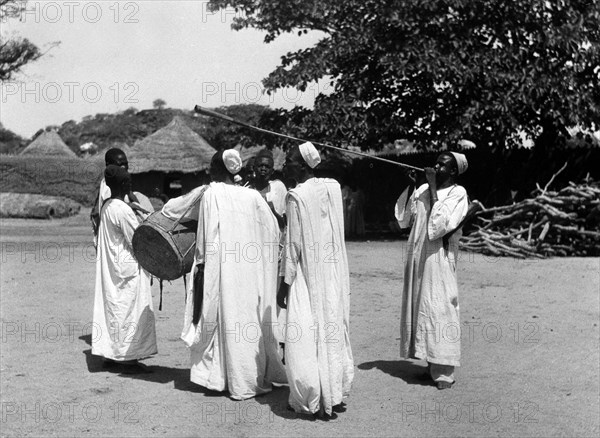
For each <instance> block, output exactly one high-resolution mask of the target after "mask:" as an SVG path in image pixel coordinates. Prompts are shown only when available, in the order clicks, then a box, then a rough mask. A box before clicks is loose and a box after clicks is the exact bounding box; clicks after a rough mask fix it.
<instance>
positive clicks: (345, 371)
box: [277, 143, 354, 419]
mask: <svg viewBox="0 0 600 438" xmlns="http://www.w3.org/2000/svg"><path fill="white" fill-rule="evenodd" d="M320 161H321V158H320V156H319V153H318V151H317V150H316V149H315V147H314V146H313V145H312V144H311V143H304V144H302V145H300V146H299V147H298V146H296V147H295V148H293V149H292V150H291V151H290V153H289V154H288V156H287V157H286V161H285V167H284V169H283V170H284V174H285V176H286V178H293V179H294V180H296V181H297V182H298V185H297V186H296V187H295V188H293V189H291V190H290V191H289V192H288V195H287V206H286V216H287V231H286V239H285V243H284V254H283V257H282V270H281V274H280V275H281V276H282V277H283V281H282V282H281V286H280V288H279V292H278V295H277V302H278V304H279V306H280V307H282V308H287V324H286V333H285V342H286V344H285V345H286V347H285V363H286V371H287V375H288V383H289V386H290V397H289V404H290V407H291V408H292V409H293V410H294V411H296V412H298V413H304V414H316V415H318V416H319V417H320V418H323V419H328V418H330V416H331V417H335V415H336V414H335V412H343V411H344V410H345V407H344V404H343V398H344V397H346V396H348V394H349V392H350V387H351V385H352V380H353V377H354V363H353V359H352V349H351V347H350V338H349V309H350V276H349V272H348V261H347V257H346V245H345V242H344V212H343V206H342V194H341V189H340V185H339V184H338V183H337V181H335V180H333V179H329V178H322V179H321V178H315V177H314V171H313V168H314V167H315V166H317V164H319V162H320Z"/></svg>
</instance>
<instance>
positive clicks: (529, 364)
mask: <svg viewBox="0 0 600 438" xmlns="http://www.w3.org/2000/svg"><path fill="white" fill-rule="evenodd" d="M0 226H1V237H0V244H1V251H0V253H1V257H2V260H1V265H0V266H1V268H0V274H1V280H0V281H1V303H0V304H1V311H0V312H1V313H0V316H1V329H2V330H1V334H0V335H1V338H2V339H1V343H0V348H1V353H2V354H1V372H0V376H1V409H2V419H1V423H0V430H1V435H2V436H232V435H233V436H256V435H260V436H598V434H599V433H600V419H599V416H600V406H599V405H600V402H599V394H600V387H599V381H600V376H599V374H600V370H599V363H600V357H599V356H600V354H599V341H600V332H599V327H598V324H599V314H600V308H599V305H600V304H599V296H600V279H599V275H600V259H598V258H587V259H583V258H557V259H550V260H543V261H537V260H536V261H520V260H515V259H511V258H499V259H496V258H490V257H484V256H482V255H479V254H468V253H462V254H461V260H460V262H459V267H458V269H459V273H458V275H459V291H460V300H461V302H460V307H461V312H462V313H461V319H462V325H461V334H460V336H461V341H462V353H463V357H462V367H460V368H459V370H458V373H457V379H458V381H457V383H456V385H455V386H454V387H453V388H452V389H450V390H445V391H438V390H437V388H436V387H434V386H431V385H430V384H429V383H427V382H423V381H421V380H419V379H418V376H419V375H420V374H421V373H422V372H423V363H420V362H417V361H405V360H400V359H399V341H398V338H399V331H400V327H399V320H398V315H399V310H400V294H401V290H402V276H403V268H402V267H403V251H404V249H405V242H404V241H400V240H398V241H376V242H349V243H348V245H347V248H348V254H349V264H350V272H351V291H352V296H351V320H350V322H351V342H352V348H353V352H354V361H355V380H354V386H353V389H352V393H351V397H350V398H349V399H348V400H347V404H348V406H347V411H346V412H345V413H343V414H340V415H339V417H338V418H337V419H335V420H332V421H329V422H322V421H309V420H306V419H304V418H302V417H298V416H296V415H295V414H294V413H291V412H288V411H287V410H286V404H287V397H288V390H287V388H285V387H284V388H278V389H276V390H274V391H273V392H271V393H270V394H267V395H265V396H262V397H257V398H255V399H251V400H246V401H242V402H236V401H233V400H231V399H229V398H228V397H227V395H226V394H221V393H213V392H209V391H205V390H203V389H202V388H201V387H199V386H197V385H194V384H192V383H190V381H189V368H188V360H189V356H188V354H189V353H188V351H187V350H186V347H185V346H184V344H183V342H182V341H180V340H179V335H180V331H181V327H182V315H183V305H184V286H183V282H182V281H181V280H178V281H174V282H173V283H172V284H169V283H166V284H165V288H164V294H163V310H162V311H160V312H159V311H158V298H159V297H158V292H159V289H158V285H157V284H155V285H154V287H153V293H154V300H155V301H154V302H155V311H156V315H157V335H158V348H159V354H158V355H156V356H154V357H153V358H151V359H148V360H146V361H145V363H146V364H148V365H149V366H150V367H151V368H152V369H153V371H154V372H153V373H152V374H144V375H125V374H121V373H119V372H110V371H107V370H105V369H103V368H102V366H101V363H100V361H99V360H98V359H97V358H95V357H93V356H91V354H90V339H91V320H92V305H93V294H94V275H95V274H94V273H95V260H94V251H93V247H92V245H91V228H90V226H89V224H88V221H87V211H82V213H81V214H80V215H79V216H77V217H73V218H68V219H61V220H54V221H36V220H3V221H1V222H0ZM442 335H445V336H456V332H452V331H448V332H444V333H442Z"/></svg>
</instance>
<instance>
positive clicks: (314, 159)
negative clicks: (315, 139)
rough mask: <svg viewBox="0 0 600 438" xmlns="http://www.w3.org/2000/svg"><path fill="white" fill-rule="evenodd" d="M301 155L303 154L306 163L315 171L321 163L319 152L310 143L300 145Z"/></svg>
mask: <svg viewBox="0 0 600 438" xmlns="http://www.w3.org/2000/svg"><path fill="white" fill-rule="evenodd" d="M300 154H302V158H304V161H306V164H308V165H309V166H310V167H311V169H314V168H315V167H316V166H317V164H319V163H320V162H321V156H320V155H319V151H318V150H317V148H316V147H315V146H314V145H313V144H312V143H311V142H310V141H307V142H306V143H302V144H301V145H300Z"/></svg>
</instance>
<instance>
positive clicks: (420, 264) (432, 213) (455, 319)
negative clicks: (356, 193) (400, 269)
mask: <svg viewBox="0 0 600 438" xmlns="http://www.w3.org/2000/svg"><path fill="white" fill-rule="evenodd" d="M407 198H408V189H407V190H405V191H404V193H402V195H401V196H400V199H398V202H397V203H396V212H395V213H396V219H397V220H398V223H399V225H400V227H401V228H407V227H409V226H410V225H411V223H412V230H411V233H410V236H409V238H408V244H407V254H406V256H405V259H406V266H405V269H404V290H403V293H402V313H401V315H400V321H401V325H400V356H401V357H403V358H414V359H422V360H426V361H428V362H431V363H435V364H440V365H451V366H459V365H460V312H459V305H458V285H457V280H456V260H457V255H458V241H459V239H460V237H461V235H462V231H461V230H458V231H457V232H456V233H454V234H453V235H452V237H450V239H449V246H448V250H446V249H444V246H443V236H444V235H445V234H447V233H448V232H449V231H452V230H454V229H455V228H456V227H457V226H458V225H459V224H460V222H461V221H462V220H463V219H464V217H465V216H466V214H467V209H468V206H469V202H468V198H467V192H466V191H465V189H464V188H463V187H461V186H459V185H453V186H450V187H447V188H445V189H442V190H438V201H437V202H436V203H435V204H434V205H433V208H431V205H430V198H429V186H428V185H427V184H423V185H422V186H421V187H419V188H418V189H416V190H415V191H414V192H413V194H412V195H411V197H410V199H407Z"/></svg>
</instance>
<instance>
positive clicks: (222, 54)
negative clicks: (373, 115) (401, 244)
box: [0, 0, 329, 138]
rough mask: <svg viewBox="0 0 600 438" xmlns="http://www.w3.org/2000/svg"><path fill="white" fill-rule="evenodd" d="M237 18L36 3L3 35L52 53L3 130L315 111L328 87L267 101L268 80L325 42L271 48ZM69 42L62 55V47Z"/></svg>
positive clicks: (26, 81)
mask: <svg viewBox="0 0 600 438" xmlns="http://www.w3.org/2000/svg"><path fill="white" fill-rule="evenodd" d="M234 16H235V11H234V10H221V11H218V12H214V13H212V12H209V11H208V8H207V2H206V1H195V0H194V1H193V0H187V1H184V0H169V1H167V0H162V1H157V0H145V1H138V0H136V1H116V0H108V1H107V0H105V1H95V2H93V1H70V0H65V1H32V0H30V1H29V2H28V3H27V12H26V13H23V14H22V15H21V17H20V19H13V20H8V21H6V22H3V23H0V24H1V26H2V33H3V34H4V35H7V34H8V35H10V34H12V33H15V32H16V33H17V34H18V35H20V36H22V37H25V38H28V39H29V40H30V41H32V42H33V43H35V44H36V45H37V46H38V47H39V48H40V49H42V50H47V52H46V54H45V55H44V56H43V57H42V58H40V59H39V60H38V61H36V62H34V63H31V64H28V65H27V66H25V67H24V69H23V73H22V74H20V75H19V76H18V77H17V78H16V80H14V81H10V82H5V83H2V85H1V90H0V91H1V93H0V122H1V123H2V124H3V125H4V127H5V128H6V129H10V130H11V131H13V132H15V133H17V134H19V135H21V136H23V137H25V138H30V137H31V136H32V135H33V134H35V132H36V131H38V130H39V129H40V128H44V127H46V126H49V125H61V124H62V123H64V122H66V121H68V120H75V121H79V120H81V119H82V118H83V117H84V116H87V115H95V114H98V113H114V112H117V111H122V110H125V109H128V108H130V107H135V108H137V109H139V110H141V109H148V108H152V102H153V101H154V100H155V99H158V98H161V99H163V100H165V101H166V102H167V105H166V106H167V107H170V108H180V109H193V108H194V106H195V105H200V106H206V107H217V106H221V105H232V104H242V103H257V104H263V105H270V106H272V107H284V108H292V107H293V106H295V105H303V106H308V107H311V106H312V104H313V102H314V98H315V97H316V95H317V94H318V93H319V92H321V91H323V92H327V87H328V86H329V85H328V82H327V81H322V82H320V83H318V84H317V83H315V84H312V85H311V86H309V87H308V88H307V90H306V91H305V92H303V93H301V92H299V91H297V90H295V89H284V90H281V91H279V92H277V93H276V94H275V95H273V96H269V95H267V94H264V93H263V87H262V84H261V80H262V79H263V78H265V77H266V76H267V75H268V73H270V72H271V71H272V70H273V69H274V68H275V67H276V66H277V65H278V64H279V62H280V57H281V56H282V55H285V54H286V53H288V52H290V51H296V50H298V49H303V48H306V47H310V46H312V45H314V44H315V43H316V42H317V41H318V40H319V39H320V38H322V34H319V33H316V32H315V33H309V34H306V35H303V36H301V37H299V36H297V34H287V35H283V36H281V37H279V38H278V39H276V40H275V41H274V42H272V43H269V44H265V43H264V41H263V40H264V35H265V33H264V32H259V31H256V30H254V29H246V30H242V31H233V30H231V27H230V25H231V22H232V20H233V17H234ZM55 41H60V44H59V45H58V46H55V47H53V46H52V43H53V42H55Z"/></svg>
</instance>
